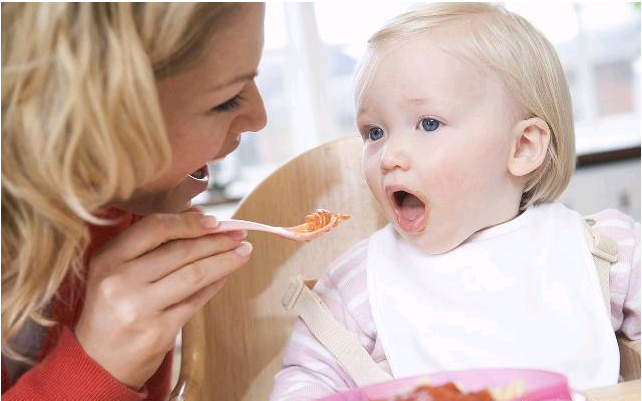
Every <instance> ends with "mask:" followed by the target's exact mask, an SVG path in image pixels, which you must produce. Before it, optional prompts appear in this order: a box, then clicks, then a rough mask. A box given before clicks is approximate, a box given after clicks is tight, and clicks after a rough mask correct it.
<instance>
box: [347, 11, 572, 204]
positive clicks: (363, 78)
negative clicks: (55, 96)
mask: <svg viewBox="0 0 642 401" xmlns="http://www.w3.org/2000/svg"><path fill="white" fill-rule="evenodd" d="M435 28H439V29H443V30H445V32H446V33H447V35H441V36H439V37H440V38H446V39H445V40H444V42H443V43H439V45H440V46H441V48H442V49H444V50H445V51H447V52H450V53H451V54H454V55H457V56H459V57H462V58H464V59H466V60H468V61H469V62H472V63H473V64H474V65H476V66H478V67H479V68H480V69H483V70H487V71H491V72H493V73H495V74H497V76H498V77H499V78H500V79H501V80H502V82H503V83H504V85H505V87H506V89H507V90H508V92H509V93H510V94H511V96H513V98H514V99H515V100H516V101H517V103H518V104H519V106H520V108H521V113H522V114H523V115H522V116H521V118H530V117H540V118H542V119H543V120H544V121H546V123H547V124H548V126H549V128H550V130H551V140H550V143H549V146H548V149H547V154H546V157H545V159H544V161H543V162H542V165H541V166H540V167H539V168H538V169H536V170H535V171H533V172H532V173H531V174H530V175H529V176H528V177H527V182H526V185H525V187H524V191H523V194H522V199H521V203H520V209H522V210H523V209H526V208H527V207H528V206H530V205H533V204H537V203H542V202H550V201H553V200H555V199H556V198H557V197H559V195H560V194H561V193H562V192H563V191H564V189H565V188H566V186H567V185H568V182H569V181H570V179H571V175H572V174H573V171H574V169H575V130H574V126H573V110H572V105H571V95H570V92H569V89H568V84H567V82H566V77H565V75H564V70H563V68H562V65H561V63H560V61H559V58H558V56H557V53H556V52H555V49H554V48H553V46H552V45H551V43H550V42H549V41H548V40H547V39H546V37H544V35H543V34H542V33H541V32H539V31H538V30H537V29H535V28H534V27H533V26H532V25H531V24H530V23H529V22H528V21H527V20H526V19H524V18H523V17H521V16H519V15H517V14H514V13H511V12H509V11H507V10H506V9H504V8H503V7H501V6H499V5H494V4H488V3H456V2H455V3H431V4H428V5H426V6H422V7H421V8H416V9H414V10H412V11H408V12H406V13H404V14H401V15H400V16H398V17H396V18H394V19H392V20H391V21H390V22H389V23H388V24H387V25H386V26H385V27H383V28H382V29H381V30H379V31H378V32H376V33H375V34H374V35H373V36H372V37H371V38H370V39H369V40H368V47H367V49H366V53H365V56H364V57H363V58H362V60H361V62H360V65H359V67H358V69H357V73H356V76H355V101H356V102H357V103H359V102H360V98H361V96H362V95H363V93H364V92H365V89H366V87H367V85H368V83H369V81H370V78H371V75H372V74H373V73H374V70H375V69H376V64H377V59H378V57H379V56H380V55H381V53H382V52H384V51H386V50H387V49H389V48H391V46H394V45H395V44H398V43H400V42H402V41H403V40H405V39H408V38H413V37H416V36H417V35H419V34H425V33H427V32H430V31H431V30H434V29H435ZM509 117H511V118H512V117H513V116H511V115H509Z"/></svg>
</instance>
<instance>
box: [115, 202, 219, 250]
mask: <svg viewBox="0 0 642 401" xmlns="http://www.w3.org/2000/svg"><path fill="white" fill-rule="evenodd" d="M217 225H218V221H217V219H216V217H214V216H210V215H204V214H202V213H198V212H193V211H191V212H184V213H156V214H151V215H148V216H145V217H143V218H142V219H140V220H139V221H138V222H136V223H135V224H133V225H132V226H131V227H129V228H128V229H127V230H125V231H124V232H123V233H121V234H120V235H119V236H117V237H116V238H114V239H113V240H112V241H111V242H110V244H109V245H108V247H109V250H108V251H107V252H110V253H111V252H113V251H114V250H116V249H117V250H118V254H117V255H113V256H112V257H114V258H116V259H118V261H119V262H121V263H123V262H127V261H130V260H133V259H136V258H138V257H140V256H142V255H144V254H146V253H147V252H150V251H152V250H154V249H155V248H157V247H158V246H159V245H161V244H163V243H165V242H167V241H171V240H175V239H186V238H198V237H201V236H203V235H206V234H209V233H211V232H212V230H213V229H214V228H215V227H216V226H217Z"/></svg>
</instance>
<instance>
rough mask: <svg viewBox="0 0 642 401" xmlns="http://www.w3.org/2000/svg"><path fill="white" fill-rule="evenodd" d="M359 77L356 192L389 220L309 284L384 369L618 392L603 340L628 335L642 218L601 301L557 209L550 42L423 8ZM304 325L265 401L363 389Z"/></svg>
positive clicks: (563, 110)
mask: <svg viewBox="0 0 642 401" xmlns="http://www.w3.org/2000/svg"><path fill="white" fill-rule="evenodd" d="M368 45H369V46H368V50H367V51H366V55H365V57H364V59H363V60H362V62H361V65H360V68H359V70H358V72H357V76H356V96H355V99H356V110H357V124H358V128H359V132H360V133H361V136H362V137H363V143H364V147H363V169H364V173H365V176H366V181H367V183H368V186H369V188H370V190H371V192H372V194H373V196H374V198H375V199H376V200H377V203H378V204H379V206H380V208H381V209H382V211H383V212H384V214H385V216H386V218H387V220H388V221H389V224H388V225H387V226H386V227H384V228H383V229H381V230H380V231H378V232H376V233H374V234H373V235H372V236H370V237H369V238H367V239H366V240H364V241H362V242H360V243H358V244H357V245H355V246H354V247H353V248H352V249H351V250H349V251H348V252H347V253H346V254H345V255H343V256H341V257H340V258H338V259H337V260H336V261H335V262H334V263H333V264H332V265H331V266H330V267H329V269H328V270H327V272H326V274H325V275H324V276H323V277H322V278H321V279H320V280H319V282H318V283H317V285H316V286H315V288H314V291H315V292H316V293H317V294H318V295H319V296H320V298H321V299H322V300H323V301H324V302H325V303H326V305H327V307H328V310H329V311H330V312H331V313H332V315H333V316H334V318H335V319H336V320H338V321H339V322H340V323H341V324H342V325H343V326H344V327H345V328H346V329H347V331H348V332H351V333H353V334H354V336H355V338H356V339H357V340H358V342H359V344H360V345H361V346H362V347H363V349H364V350H365V351H366V352H367V354H368V355H369V357H370V358H372V360H373V361H374V364H376V366H377V369H381V370H382V371H383V372H384V374H389V375H390V376H392V377H405V376H412V375H420V374H429V373H434V372H439V371H448V370H460V369H469V368H483V367H527V368H536V369H545V370H552V371H557V372H560V373H563V374H564V375H566V376H567V377H568V379H569V383H570V385H571V387H572V388H574V389H584V388H589V387H599V386H604V385H609V384H614V383H616V382H617V380H618V371H619V353H618V347H617V343H616V337H615V332H619V333H621V334H622V335H624V336H626V337H628V338H630V339H639V338H640V225H639V223H638V222H635V221H634V220H633V219H631V218H630V217H628V216H626V215H624V214H622V213H620V212H618V211H616V210H613V209H609V210H606V211H603V212H600V213H597V214H595V215H592V216H590V218H591V219H592V220H593V221H591V224H593V227H592V230H594V232H596V233H598V234H599V235H602V236H608V237H610V238H612V239H613V240H614V241H615V242H616V243H617V245H618V253H617V257H618V261H617V262H616V263H613V264H612V265H611V266H610V292H609V294H610V311H608V312H607V309H606V308H605V305H604V302H603V298H602V292H601V289H600V280H599V278H598V274H597V270H596V262H595V260H594V258H593V256H592V254H591V248H590V244H589V237H587V235H586V233H587V227H588V225H587V224H586V222H585V219H584V218H583V217H582V216H581V215H580V214H579V213H577V212H576V211H573V210H569V209H568V208H566V207H565V206H563V205H562V204H561V203H559V202H556V201H555V200H556V198H557V197H558V196H559V195H560V194H561V193H562V192H563V191H564V189H565V187H566V186H567V184H568V182H569V179H570V177H571V175H572V173H573V169H574V160H575V145H574V128H573V115H572V108H571V99H570V95H569V90H568V86H567V83H566V79H565V77H564V72H563V70H562V67H561V65H560V62H559V60H558V57H557V55H556V53H555V50H554V49H553V47H552V46H551V44H550V43H549V42H548V40H547V39H546V38H545V37H544V36H543V35H542V34H541V33H540V32H538V31H537V30H536V29H534V28H533V27H532V26H531V24H529V23H528V22H527V21H526V20H525V19H523V18H521V17H520V16H518V15H515V14H512V13H510V12H508V11H506V10H505V9H503V8H501V7H500V6H497V5H489V4H484V3H469V4H466V3H446V4H432V5H429V6H428V7H427V8H422V9H416V10H413V11H411V12H408V13H405V14H403V15H401V16H399V17H397V18H396V19H394V20H393V21H391V22H390V23H389V24H388V25H387V26H386V27H384V28H383V29H382V30H380V31H379V32H377V33H376V34H375V35H374V36H372V38H371V39H370V40H369V42H368ZM344 366H345V365H344V364H341V363H338V362H337V360H336V359H335V357H334V356H333V354H332V353H330V352H329V351H328V350H326V349H325V348H324V346H323V345H322V344H321V343H320V342H319V341H318V340H317V339H316V337H315V336H314V335H312V334H311V332H310V331H309V330H308V328H307V326H306V325H305V323H304V322H303V321H302V320H300V319H299V320H298V321H297V322H296V324H295V327H294V329H293V333H292V336H291V338H290V341H289V343H288V345H287V347H286V349H285V354H284V366H283V369H282V370H281V371H280V372H279V373H278V374H277V376H276V378H275V382H274V389H273V393H272V396H271V400H295V399H296V400H301V399H314V398H318V397H321V396H323V395H327V394H328V393H333V392H337V391H342V390H345V389H347V388H351V387H355V386H357V385H358V384H359V383H358V382H356V381H355V380H354V377H353V375H352V374H351V373H350V372H347V371H346V370H345V369H344Z"/></svg>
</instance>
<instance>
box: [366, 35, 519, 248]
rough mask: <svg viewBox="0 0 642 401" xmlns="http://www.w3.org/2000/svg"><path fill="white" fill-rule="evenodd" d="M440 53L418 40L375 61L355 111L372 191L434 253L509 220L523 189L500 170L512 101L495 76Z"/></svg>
mask: <svg viewBox="0 0 642 401" xmlns="http://www.w3.org/2000/svg"><path fill="white" fill-rule="evenodd" d="M442 43H443V42H442ZM438 45H439V43H438V42H435V41H433V40H432V39H431V37H430V36H429V35H428V34H424V35H422V36H420V37H419V38H416V39H412V40H410V41H406V42H404V44H403V45H401V46H394V47H393V48H391V49H390V50H388V51H387V52H385V53H383V54H382V55H381V57H380V58H379V63H378V66H377V67H376V70H375V71H374V74H373V75H372V77H371V78H370V81H369V83H367V84H366V86H365V89H364V91H363V92H362V96H361V98H360V100H359V102H358V104H357V124H358V127H359V131H360V133H361V135H362V137H363V139H364V149H363V167H364V172H365V175H366V181H367V183H368V186H369V187H370V190H371V191H372V193H373V194H374V197H375V198H376V200H377V202H378V203H379V205H380V207H381V208H382V210H383V211H384V213H385V214H386V217H387V218H388V220H389V221H390V222H391V223H392V224H393V225H394V226H395V228H396V230H397V231H398V232H399V233H400V234H401V235H402V236H403V237H404V238H406V239H407V240H408V241H410V242H411V243H413V244H415V245H416V246H417V247H419V248H420V249H423V250H424V251H426V252H429V253H433V254H437V253H443V252H446V251H448V250H451V249H453V248H454V247H456V246H458V245H459V244H461V243H462V242H463V241H464V240H466V238H468V237H469V236H470V235H472V234H473V233H475V232H476V231H478V230H480V229H482V228H486V227H489V226H491V225H495V224H499V223H501V222H504V221H507V220H509V219H511V218H513V217H514V216H516V215H517V213H518V208H519V198H520V196H521V191H522V188H521V185H522V182H521V181H520V180H518V179H517V178H516V177H514V176H512V175H511V174H510V173H509V171H508V169H507V163H508V160H509V156H510V154H511V147H512V139H511V138H512V135H511V131H512V128H513V126H514V124H515V123H516V122H517V118H516V114H517V113H516V112H515V110H516V105H515V104H514V103H515V102H514V101H513V100H512V97H511V96H509V94H508V93H506V90H505V89H504V86H503V85H502V83H501V81H500V80H499V79H498V78H497V77H496V76H494V74H486V73H482V72H480V71H479V70H478V69H477V68H475V67H474V66H473V65H472V64H470V63H468V62H466V61H464V60H463V59H461V58H458V57H456V56H453V55H451V54H449V53H447V52H445V51H443V50H441V48H440V47H438ZM445 46H446V47H444V48H446V49H447V45H445Z"/></svg>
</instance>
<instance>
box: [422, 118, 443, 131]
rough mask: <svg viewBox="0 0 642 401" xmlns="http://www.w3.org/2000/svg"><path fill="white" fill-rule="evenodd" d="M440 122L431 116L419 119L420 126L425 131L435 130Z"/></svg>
mask: <svg viewBox="0 0 642 401" xmlns="http://www.w3.org/2000/svg"><path fill="white" fill-rule="evenodd" d="M439 125H440V122H439V121H437V120H435V119H433V118H424V119H422V120H421V128H423V129H424V130H426V131H435V130H436V129H437V128H439Z"/></svg>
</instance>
